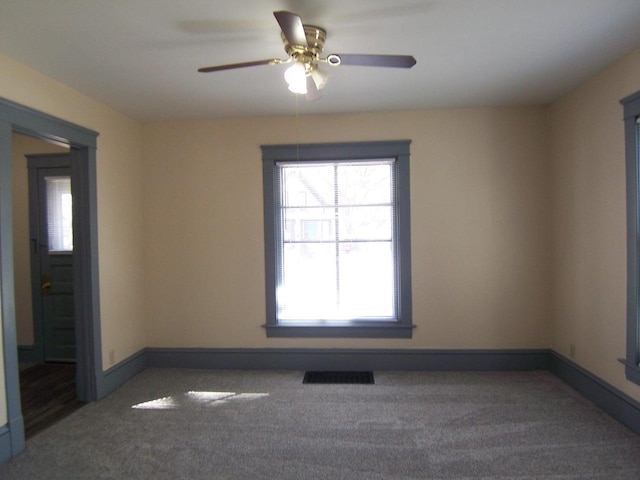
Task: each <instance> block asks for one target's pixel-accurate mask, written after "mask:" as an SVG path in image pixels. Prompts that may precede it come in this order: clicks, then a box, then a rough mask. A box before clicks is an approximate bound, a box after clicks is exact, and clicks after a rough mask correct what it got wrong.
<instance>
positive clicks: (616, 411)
mask: <svg viewBox="0 0 640 480" xmlns="http://www.w3.org/2000/svg"><path fill="white" fill-rule="evenodd" d="M549 367H550V368H549V370H550V371H551V373H553V374H554V375H556V376H557V377H558V378H560V379H561V380H562V381H564V382H565V383H567V384H568V385H570V386H571V387H572V388H573V389H575V390H577V391H578V392H579V393H580V394H582V396H584V397H585V398H587V399H588V400H591V401H592V402H593V403H595V404H596V405H597V406H598V407H600V408H601V409H602V410H603V411H605V412H606V413H608V414H609V415H611V416H612V417H613V418H615V419H616V420H618V421H619V422H620V423H622V424H623V425H626V426H627V427H628V428H629V429H631V430H633V431H634V432H635V433H636V434H638V435H640V402H637V401H636V400H634V399H633V398H631V397H629V396H628V395H627V394H625V393H624V392H622V391H620V390H618V389H617V388H616V387H614V386H613V385H611V384H609V383H607V382H605V381H604V380H602V379H601V378H599V377H597V376H595V375H594V374H592V373H591V372H589V371H588V370H585V369H584V368H582V367H581V366H580V365H578V364H576V363H575V362H572V361H571V360H569V359H568V358H566V357H564V356H562V355H560V354H559V353H557V352H555V351H553V350H551V351H550V352H549Z"/></svg>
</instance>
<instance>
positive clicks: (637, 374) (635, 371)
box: [618, 358, 640, 385]
mask: <svg viewBox="0 0 640 480" xmlns="http://www.w3.org/2000/svg"><path fill="white" fill-rule="evenodd" d="M618 361H619V362H620V363H622V364H623V365H624V371H625V374H626V376H627V380H629V381H630V382H633V383H635V384H637V385H640V367H638V365H634V364H633V363H629V362H627V361H626V360H625V359H624V358H621V359H619V360H618Z"/></svg>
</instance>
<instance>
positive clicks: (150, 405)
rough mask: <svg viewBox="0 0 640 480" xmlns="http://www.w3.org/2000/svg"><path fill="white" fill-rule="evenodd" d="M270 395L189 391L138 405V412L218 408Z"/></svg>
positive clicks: (136, 406)
mask: <svg viewBox="0 0 640 480" xmlns="http://www.w3.org/2000/svg"><path fill="white" fill-rule="evenodd" d="M268 396H269V394H268V393H236V392H206V391H204V392H199V391H189V392H186V393H183V394H182V395H179V396H169V397H162V398H157V399H155V400H149V401H148V402H142V403H138V404H136V405H133V406H132V407H131V408H133V409H136V410H176V409H179V408H203V407H205V408H207V407H218V406H221V405H225V404H227V403H229V402H242V401H249V400H258V399H260V398H264V397H268Z"/></svg>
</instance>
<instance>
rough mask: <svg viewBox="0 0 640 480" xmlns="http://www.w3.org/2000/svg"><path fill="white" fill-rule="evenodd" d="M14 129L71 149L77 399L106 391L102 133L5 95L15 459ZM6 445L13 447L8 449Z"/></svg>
mask: <svg viewBox="0 0 640 480" xmlns="http://www.w3.org/2000/svg"><path fill="white" fill-rule="evenodd" d="M14 132H15V133H22V134H25V135H28V136H31V137H35V138H38V139H40V140H44V141H48V142H54V143H58V144H62V145H66V146H68V147H69V148H70V153H71V184H72V194H73V196H74V199H78V200H77V201H74V202H73V216H74V232H73V234H74V243H75V245H76V251H75V253H76V254H77V258H76V260H77V261H76V262H75V263H74V267H73V268H74V272H73V273H74V286H73V287H74V308H75V312H76V320H75V322H76V323H75V326H76V355H77V387H78V398H79V399H80V400H84V401H91V400H97V399H99V398H100V397H101V396H102V395H103V394H102V393H101V392H104V387H103V385H102V384H103V373H102V342H101V335H100V287H99V283H98V222H97V211H98V210H97V188H96V146H97V137H98V133H97V132H94V131H92V130H89V129H86V128H84V127H81V126H79V125H75V124H73V123H69V122H67V121H64V120H61V119H59V118H56V117H53V116H51V115H47V114H45V113H42V112H39V111H37V110H33V109H30V108H28V107H25V106H22V105H19V104H17V103H14V102H11V101H9V100H5V99H3V98H0V305H1V307H0V308H1V309H2V310H1V314H2V342H3V350H4V374H5V385H6V397H7V398H6V400H7V401H6V404H7V425H6V426H2V425H0V440H2V439H3V438H4V439H6V438H7V436H8V439H9V445H8V446H7V445H6V442H2V441H0V457H2V456H3V454H5V456H7V455H8V456H10V457H13V456H15V455H17V454H18V453H20V452H21V451H22V450H24V447H25V442H24V420H23V418H22V409H21V406H20V381H19V373H18V346H17V340H16V338H17V337H16V322H15V307H14V301H15V299H14V284H13V232H12V216H13V212H12V199H11V169H12V166H11V135H12V133H14ZM76 219H77V220H78V222H77V223H76V222H75V220H76ZM3 430H4V431H3ZM3 445H5V446H4V447H3ZM3 449H4V450H8V451H4V452H3ZM0 461H1V459H0Z"/></svg>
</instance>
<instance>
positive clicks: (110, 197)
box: [0, 55, 148, 397]
mask: <svg viewBox="0 0 640 480" xmlns="http://www.w3.org/2000/svg"><path fill="white" fill-rule="evenodd" d="M0 71H2V75H0V96H1V97H4V98H6V99H8V100H11V101H14V102H17V103H20V104H22V105H25V106H27V107H31V108H34V109H36V110H40V111H43V112H45V113H48V114H50V115H53V116H56V117H58V118H61V119H63V120H67V121H70V122H73V123H76V124H78V125H81V126H83V127H86V128H90V129H93V130H95V131H97V132H98V133H99V134H100V135H99V137H98V149H97V183H98V185H97V190H98V248H99V252H100V258H99V269H100V297H101V298H100V299H101V304H100V307H101V334H102V350H103V358H102V360H103V367H104V369H107V368H108V367H110V366H111V365H112V362H111V360H112V359H113V361H114V362H118V361H121V360H123V359H124V358H126V357H127V356H129V355H131V354H133V353H135V352H137V351H139V350H140V349H141V348H144V347H145V346H146V345H147V343H148V342H147V339H146V337H145V328H144V300H143V293H142V292H143V288H144V275H143V258H144V245H143V243H142V239H143V237H142V225H143V212H142V181H143V170H142V162H141V161H140V155H141V126H140V124H139V123H138V122H135V121H133V120H131V119H129V118H127V117H125V116H124V115H122V114H120V113H118V112H115V111H114V110H111V109H109V108H107V107H106V106H104V105H103V104H100V103H99V102H97V101H95V100H92V99H90V98H89V97H86V96H85V95H82V94H80V93H78V92H77V91H75V90H73V89H71V88H69V87H67V86H65V85H63V84H61V83H59V82H56V81H55V80H53V79H51V78H49V77H46V76H44V75H42V74H40V73H38V72H36V71H35V70H32V69H30V68H28V67H26V66H24V65H22V64H20V63H18V62H15V61H14V60H12V59H11V58H9V57H7V56H4V55H0ZM111 353H112V355H110V354H111ZM0 367H1V365H0ZM0 388H2V389H4V384H2V386H1V387H0ZM0 396H2V397H4V394H3V392H2V391H0Z"/></svg>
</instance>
